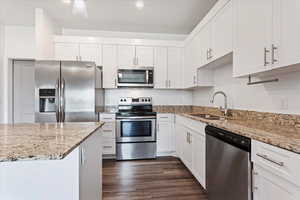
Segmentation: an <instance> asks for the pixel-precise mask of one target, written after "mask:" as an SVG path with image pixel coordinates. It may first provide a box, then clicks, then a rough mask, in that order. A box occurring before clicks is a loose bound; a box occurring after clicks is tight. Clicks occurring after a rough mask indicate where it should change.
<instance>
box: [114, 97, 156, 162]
mask: <svg viewBox="0 0 300 200" xmlns="http://www.w3.org/2000/svg"><path fill="white" fill-rule="evenodd" d="M118 110H119V111H118V112H117V137H116V142H117V160H134V159H153V158H156V113H155V112H153V110H152V99H151V97H141V98H131V97H128V98H121V99H120V100H119V106H118Z"/></svg>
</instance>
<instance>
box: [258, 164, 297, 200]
mask: <svg viewBox="0 0 300 200" xmlns="http://www.w3.org/2000/svg"><path fill="white" fill-rule="evenodd" d="M253 173H254V178H253V179H254V180H253V181H254V191H253V199H254V200H266V199H272V200H283V199H284V200H298V199H300V191H299V188H298V187H297V186H295V185H294V184H291V183H289V182H287V181H286V180H284V179H282V178H279V177H278V176H277V175H276V174H272V172H271V171H268V170H264V169H263V168H260V167H259V166H257V165H254V172H253Z"/></svg>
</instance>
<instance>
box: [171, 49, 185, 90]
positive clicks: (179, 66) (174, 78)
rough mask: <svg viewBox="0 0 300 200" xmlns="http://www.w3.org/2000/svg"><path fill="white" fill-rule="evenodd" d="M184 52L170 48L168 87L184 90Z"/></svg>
mask: <svg viewBox="0 0 300 200" xmlns="http://www.w3.org/2000/svg"><path fill="white" fill-rule="evenodd" d="M182 72H183V51H182V49H181V48H175V47H174V48H168V81H169V82H168V86H169V88H173V89H181V88H183V75H182V74H183V73H182Z"/></svg>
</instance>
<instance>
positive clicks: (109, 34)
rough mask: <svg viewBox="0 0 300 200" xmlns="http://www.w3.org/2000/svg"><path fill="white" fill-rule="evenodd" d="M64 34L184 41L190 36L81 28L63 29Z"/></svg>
mask: <svg viewBox="0 0 300 200" xmlns="http://www.w3.org/2000/svg"><path fill="white" fill-rule="evenodd" d="M63 35H69V36H91V37H109V38H130V39H154V40H178V41H183V40H185V39H186V37H187V36H188V35H182V34H160V33H138V32H116V31H98V30H79V29H63Z"/></svg>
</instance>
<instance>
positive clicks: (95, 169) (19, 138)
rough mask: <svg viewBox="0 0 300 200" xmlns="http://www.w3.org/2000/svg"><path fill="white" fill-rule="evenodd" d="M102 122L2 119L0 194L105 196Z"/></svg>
mask: <svg viewBox="0 0 300 200" xmlns="http://www.w3.org/2000/svg"><path fill="white" fill-rule="evenodd" d="M102 125H103V123H101V122H97V123H96V122H95V123H94V122H89V123H58V124H56V123H49V124H47V123H46V124H15V125H0V199H5V200H6V199H7V200H28V199H30V200H41V199H43V200H53V199H56V200H65V199H72V200H84V199H89V200H93V199H95V200H96V199H97V200H98V199H101V193H102V178H101V176H102V172H101V171H102V137H101V131H100V128H101V126H102Z"/></svg>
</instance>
